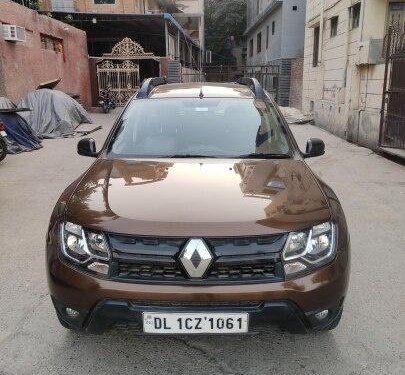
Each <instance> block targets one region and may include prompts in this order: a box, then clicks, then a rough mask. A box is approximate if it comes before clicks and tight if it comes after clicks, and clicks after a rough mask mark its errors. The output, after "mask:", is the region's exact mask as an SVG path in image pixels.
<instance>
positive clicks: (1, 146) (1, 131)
mask: <svg viewBox="0 0 405 375" xmlns="http://www.w3.org/2000/svg"><path fill="white" fill-rule="evenodd" d="M6 137H7V133H6V127H5V126H4V124H3V123H2V122H0V161H2V160H3V159H4V158H5V157H6V155H7V143H6V140H5V138H6Z"/></svg>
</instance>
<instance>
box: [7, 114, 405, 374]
mask: <svg viewBox="0 0 405 375" xmlns="http://www.w3.org/2000/svg"><path fill="white" fill-rule="evenodd" d="M94 118H95V120H96V122H97V123H100V124H102V125H104V128H103V130H102V131H99V132H98V133H96V134H95V135H94V137H95V138H96V139H97V141H99V144H100V142H101V141H102V140H103V139H104V138H105V135H106V133H107V131H108V129H109V127H110V125H111V124H112V122H113V118H114V115H109V116H106V115H101V114H98V115H94ZM294 132H295V133H296V136H297V138H298V140H299V143H300V145H301V144H302V145H303V144H304V143H305V139H306V138H308V137H310V136H315V137H316V136H318V137H321V138H323V139H324V140H325V141H326V144H327V155H326V156H324V157H321V158H318V159H314V160H311V161H310V164H311V165H312V166H313V168H314V169H315V171H316V172H317V173H318V174H319V175H320V176H321V177H322V178H324V180H325V181H326V182H328V183H329V184H330V185H331V186H332V187H333V188H334V189H335V191H336V193H337V194H338V196H339V197H340V199H341V201H342V204H343V206H344V208H345V210H346V214H347V218H348V222H349V226H350V228H351V235H352V248H353V259H352V279H351V286H350V292H349V295H348V298H347V303H346V310H345V314H344V317H343V320H342V323H341V326H340V327H339V328H338V329H337V330H336V331H334V332H333V333H324V334H312V335H307V336H301V335H300V336H293V335H289V334H281V333H280V332H278V331H276V330H275V331H274V332H270V333H266V334H262V335H260V336H253V337H250V336H248V337H241V338H235V337H233V338H220V337H219V338H187V339H180V338H157V337H136V336H134V335H132V334H130V333H128V334H120V333H118V332H112V333H109V334H105V335H103V336H93V335H90V336H86V335H80V334H75V333H71V332H69V331H66V330H65V329H63V328H62V327H60V326H59V324H58V322H57V320H56V317H55V314H54V312H53V308H52V306H51V301H50V298H49V295H48V291H47V286H46V280H45V270H44V242H45V241H44V239H45V232H46V227H47V223H48V218H49V216H50V213H51V210H52V208H53V205H54V203H55V202H56V200H57V198H58V196H59V194H60V193H61V192H62V190H63V189H64V188H65V187H66V186H67V184H68V182H70V181H72V180H73V179H74V178H75V177H76V176H78V175H79V174H80V173H81V172H82V171H83V170H84V169H85V168H86V167H87V166H88V165H89V163H90V162H91V159H86V158H83V157H79V156H77V155H76V154H75V146H76V142H77V139H63V140H49V141H45V142H44V146H45V147H44V148H43V149H42V150H40V151H36V152H32V153H26V154H22V155H17V156H8V157H7V158H6V159H5V161H4V162H2V163H0V375H5V374H13V375H14V374H16V375H24V374H35V375H41V374H63V375H65V374H66V373H71V374H98V375H100V374H107V373H108V374H110V373H112V374H115V373H120V374H154V375H159V374H193V375H197V374H244V375H247V374H252V375H257V374H272V373H277V374H280V375H281V374H300V375H301V374H350V375H354V374H390V375H395V374H398V375H399V374H403V373H404V372H403V371H404V368H405V363H404V337H405V331H404V329H405V318H404V310H405V306H404V289H403V288H404V285H405V283H404V281H405V280H404V274H405V273H404V268H403V267H404V266H405V256H404V254H405V230H404V227H405V167H403V166H400V165H397V164H395V163H393V162H391V161H388V160H385V159H383V158H381V157H379V156H377V155H375V154H373V153H371V152H370V151H369V150H367V149H363V148H359V147H356V146H354V145H350V144H348V143H346V142H344V141H342V140H340V139H338V138H336V137H334V136H332V135H330V134H328V133H326V132H324V131H322V130H320V129H318V128H315V127H312V126H309V125H305V126H303V125H300V126H296V127H294ZM401 368H402V370H401Z"/></svg>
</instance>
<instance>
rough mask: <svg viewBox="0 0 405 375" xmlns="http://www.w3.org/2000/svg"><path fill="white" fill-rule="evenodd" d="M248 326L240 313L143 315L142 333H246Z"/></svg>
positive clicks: (147, 313)
mask: <svg viewBox="0 0 405 375" xmlns="http://www.w3.org/2000/svg"><path fill="white" fill-rule="evenodd" d="M248 325H249V314H241V313H209V314H208V313H207V314H206V313H184V314H183V313H166V314H162V313H153V312H144V313H143V331H144V332H145V333H155V334H161V335H164V334H166V335H167V334H227V333H228V334H229V333H246V332H248Z"/></svg>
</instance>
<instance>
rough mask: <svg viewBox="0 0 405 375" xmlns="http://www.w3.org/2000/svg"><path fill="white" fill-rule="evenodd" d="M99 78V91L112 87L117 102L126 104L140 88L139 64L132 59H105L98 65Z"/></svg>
mask: <svg viewBox="0 0 405 375" xmlns="http://www.w3.org/2000/svg"><path fill="white" fill-rule="evenodd" d="M97 79H98V90H99V93H101V91H103V90H105V89H106V88H110V90H111V94H112V96H113V98H114V101H115V103H116V104H117V105H124V104H125V103H126V102H127V100H128V99H129V98H130V97H131V96H132V95H134V94H135V92H136V90H137V89H138V88H139V65H138V64H135V63H134V62H133V61H130V60H125V61H124V62H122V63H119V62H117V63H115V62H113V61H111V60H104V61H103V62H101V63H100V64H98V65H97Z"/></svg>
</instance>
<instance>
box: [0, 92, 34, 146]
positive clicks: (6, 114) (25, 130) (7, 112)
mask: <svg viewBox="0 0 405 375" xmlns="http://www.w3.org/2000/svg"><path fill="white" fill-rule="evenodd" d="M20 110H23V111H24V109H19V108H17V106H16V105H15V104H14V103H13V102H12V101H11V100H9V99H7V98H4V97H0V122H2V123H3V124H4V126H5V131H6V133H7V137H6V143H7V152H8V153H9V154H18V153H20V152H24V151H32V150H37V149H39V148H41V147H42V145H41V140H40V139H38V137H37V136H36V135H35V134H34V133H33V131H32V129H31V128H30V127H29V125H28V124H27V122H26V121H25V120H24V119H23V118H22V117H21V116H20V115H19V111H20Z"/></svg>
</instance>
